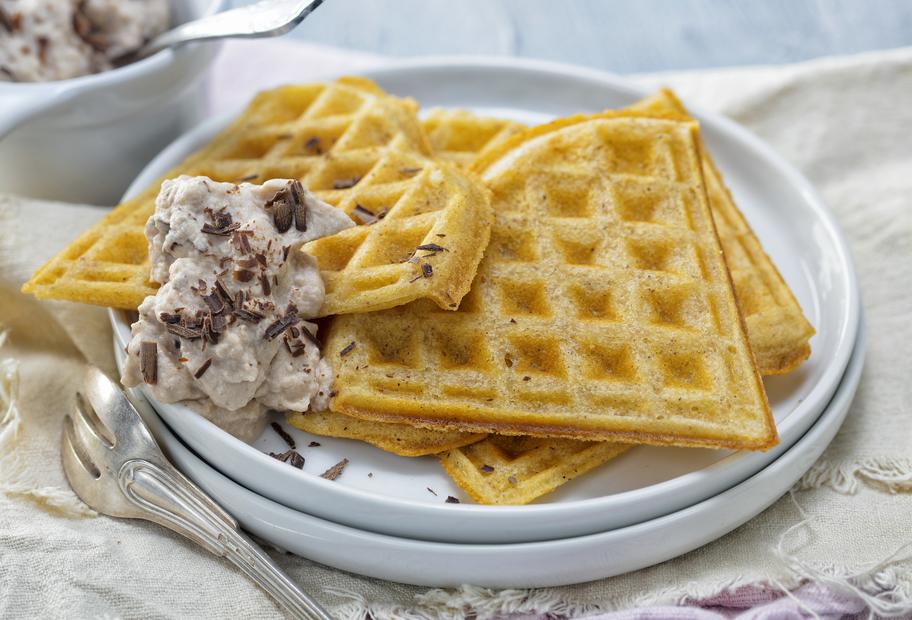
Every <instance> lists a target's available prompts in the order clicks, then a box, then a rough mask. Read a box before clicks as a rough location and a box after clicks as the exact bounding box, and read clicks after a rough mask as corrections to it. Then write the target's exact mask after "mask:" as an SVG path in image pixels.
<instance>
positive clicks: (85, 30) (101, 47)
mask: <svg viewBox="0 0 912 620" xmlns="http://www.w3.org/2000/svg"><path fill="white" fill-rule="evenodd" d="M84 11H85V3H84V2H80V3H79V6H77V8H76V11H75V12H74V13H73V31H74V32H75V33H76V36H78V37H79V38H80V39H82V40H83V41H85V42H86V43H87V44H88V45H89V46H91V47H92V49H94V50H95V51H96V52H104V51H105V49H106V48H107V47H108V40H107V39H105V38H104V37H103V36H100V35H99V34H98V33H97V31H96V30H95V28H94V27H93V25H92V22H91V20H89V18H88V17H87V16H86V14H85V12H84Z"/></svg>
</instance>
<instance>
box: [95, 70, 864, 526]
mask: <svg viewBox="0 0 912 620" xmlns="http://www.w3.org/2000/svg"><path fill="white" fill-rule="evenodd" d="M440 68H445V69H457V70H470V71H477V70H480V69H481V70H500V71H515V70H517V69H518V70H522V71H528V72H539V73H546V74H549V75H551V76H555V74H557V77H563V78H566V77H568V76H569V77H571V78H577V79H584V80H587V81H592V82H594V83H595V85H596V86H601V87H605V86H608V87H610V88H612V89H615V90H617V91H623V92H625V93H627V94H629V95H630V96H631V97H636V96H641V95H642V94H644V92H645V91H643V90H641V89H640V88H638V87H636V86H634V85H632V84H631V83H630V82H628V81H627V80H626V79H624V78H621V77H619V76H616V75H613V74H610V73H605V72H601V71H598V70H594V69H588V68H583V67H576V66H573V65H565V64H561V63H554V62H549V61H537V60H524V59H509V58H506V59H505V58H498V57H469V58H466V57H459V56H443V57H429V58H423V59H417V60H415V59H412V60H400V61H394V62H391V63H389V64H388V65H384V66H381V67H377V68H373V69H368V70H365V71H360V72H359V74H360V75H364V76H366V77H370V78H372V79H379V80H382V79H383V77H385V76H386V77H388V76H397V75H401V74H403V73H408V72H412V71H415V70H417V69H422V70H427V69H440ZM332 75H336V74H335V73H333V74H332ZM232 116H233V115H224V116H221V117H216V118H214V119H210V120H208V121H206V122H204V123H202V124H200V125H198V126H197V127H196V128H194V129H192V130H190V131H189V132H187V133H185V134H184V135H182V136H181V137H180V138H178V139H177V140H176V141H175V142H173V143H172V144H171V145H169V146H168V147H166V148H165V149H164V150H163V151H162V152H161V153H160V154H159V155H158V156H157V157H156V158H155V159H154V160H152V162H150V163H149V164H148V165H147V166H146V168H144V170H143V172H141V173H140V175H139V176H138V177H137V178H136V179H135V180H134V182H133V183H132V184H131V185H130V188H129V189H128V190H127V193H126V194H125V198H127V197H129V196H131V195H135V194H136V193H138V191H141V189H142V188H143V187H144V186H145V184H147V183H148V180H149V177H150V176H153V175H150V174H149V172H150V170H155V169H156V167H158V168H159V169H160V168H162V167H163V166H162V165H161V163H160V162H162V161H172V162H173V161H174V160H175V154H176V153H180V152H183V151H184V150H185V149H186V148H188V145H190V144H194V145H198V144H199V143H200V142H201V141H202V140H204V139H205V138H206V137H209V136H211V134H212V133H213V132H214V131H216V130H217V128H218V127H220V126H223V125H224V124H226V123H227V119H229V118H231V117H232ZM694 116H695V117H697V118H698V119H701V120H703V119H706V120H707V121H708V122H709V123H710V124H715V125H716V126H717V127H718V128H719V129H720V130H721V131H723V132H724V133H727V134H728V135H729V136H732V137H734V138H735V139H736V140H737V141H739V142H742V143H745V144H746V145H747V147H748V150H751V151H753V152H755V153H758V154H759V155H761V156H762V157H763V159H764V160H765V162H766V163H767V164H769V165H771V166H772V167H773V169H774V170H775V171H776V172H777V173H778V174H781V175H783V177H784V178H786V179H788V181H789V183H790V184H792V186H793V187H794V188H795V189H796V191H797V192H798V194H800V195H801V196H802V199H803V201H804V202H805V203H806V204H807V205H808V206H809V207H810V208H811V209H812V210H813V211H814V213H815V215H816V216H817V220H818V221H820V222H821V223H823V224H824V227H825V229H826V232H827V235H828V236H829V237H830V238H831V239H832V240H833V241H834V244H835V247H836V248H837V249H838V250H839V255H840V259H841V260H840V264H845V266H846V269H844V270H842V275H843V276H844V277H845V278H846V291H847V293H848V299H847V300H846V306H847V314H846V319H845V322H844V324H843V325H841V326H839V327H840V330H841V334H840V338H841V340H842V341H843V346H842V347H841V349H839V350H838V351H837V353H838V355H837V356H836V358H835V359H834V360H833V361H832V362H831V363H830V364H829V365H828V366H827V367H826V369H825V370H824V372H823V373H822V375H821V377H820V379H819V380H818V382H817V384H815V385H814V387H813V388H812V392H811V394H809V395H808V397H807V398H806V400H805V402H803V403H801V404H800V405H799V406H798V407H796V408H795V410H793V411H792V412H791V413H790V414H789V416H788V417H787V418H786V419H785V420H784V421H783V424H785V425H788V422H789V418H791V419H795V418H796V417H797V416H795V417H793V416H794V414H796V413H798V412H799V411H800V410H801V409H807V408H810V407H811V404H815V406H816V407H819V411H818V413H817V414H816V415H814V420H813V421H812V422H811V424H813V423H814V422H815V421H816V419H817V418H818V417H819V415H820V413H821V412H822V411H823V410H825V408H826V406H827V404H828V402H829V400H830V397H831V396H832V393H833V392H835V390H836V389H837V387H838V385H839V377H841V376H842V373H843V372H844V370H845V367H846V365H847V364H848V361H849V358H850V356H851V353H852V348H853V347H852V346H845V344H844V343H845V342H848V343H849V345H852V344H853V343H854V341H855V338H856V336H857V333H858V328H859V327H858V326H859V322H860V318H859V317H860V314H859V312H860V299H859V291H858V284H857V276H856V272H855V266H854V261H853V259H852V256H851V252H850V249H849V246H848V244H847V242H846V239H845V237H844V235H843V233H842V231H841V229H840V228H839V226H838V223H837V222H836V220H835V217H834V215H833V213H832V212H831V210H830V209H829V207H828V206H827V205H826V203H825V202H824V201H823V200H822V198H821V197H820V196H819V194H818V193H817V191H816V190H815V189H814V188H813V186H812V185H811V184H810V181H809V180H807V179H806V178H805V177H804V175H802V174H801V173H800V172H799V171H798V170H797V169H796V168H795V167H794V166H792V165H791V164H789V163H788V162H787V161H785V160H784V159H783V158H782V157H781V156H780V155H778V153H776V152H775V151H774V150H773V149H772V147H771V146H769V145H767V144H766V143H765V142H764V141H762V140H761V139H760V138H758V137H756V136H755V135H754V134H753V133H751V132H750V131H749V130H747V129H746V128H744V127H742V126H741V125H738V124H737V123H735V122H734V121H732V120H730V119H728V118H725V117H723V116H721V115H717V114H712V113H705V112H703V111H702V110H700V109H699V108H694ZM159 174H160V172H159ZM156 176H157V175H156ZM110 314H111V319H112V324H114V327H115V333H118V330H117V322H118V320H117V319H116V318H115V316H114V313H113V312H111V313H110ZM834 375H835V377H834ZM824 383H830V384H832V390H831V391H830V393H829V396H826V397H824V396H821V394H823V393H825V392H826V390H823V391H822V392H820V393H818V386H819V385H821V384H824ZM812 395H813V396H815V397H816V398H817V399H818V400H819V401H822V402H816V403H809V401H811V396H812ZM159 405H160V404H159ZM802 415H806V416H810V415H812V414H808V413H803V414H802ZM200 420H202V418H200ZM202 421H203V422H205V423H206V424H210V425H211V423H209V422H208V421H205V420H202ZM211 426H212V428H217V427H215V426H214V425H211ZM779 427H780V428H781V424H780V425H779ZM218 430H219V431H220V430H221V429H218ZM222 432H223V431H222ZM225 435H226V437H230V435H228V434H227V433H226V434H225ZM231 440H232V441H237V443H238V444H239V445H240V446H242V448H241V450H244V448H249V449H250V450H251V451H252V453H254V454H251V456H252V457H253V458H260V457H261V458H262V459H263V460H262V463H263V464H264V466H265V467H273V468H274V469H273V471H274V472H277V473H278V474H279V475H282V474H283V473H287V472H284V471H282V470H280V469H279V468H280V467H282V464H281V463H277V462H270V461H272V459H269V458H268V456H267V455H265V454H263V453H261V452H259V451H258V450H256V449H255V448H253V447H252V446H248V445H246V444H243V443H242V442H240V441H238V440H235V439H234V438H233V437H232V438H231ZM796 440H797V439H796ZM792 443H793V442H792ZM790 447H791V445H790V444H789V445H783V444H780V445H779V446H777V448H774V449H772V450H770V451H769V452H767V453H761V454H765V455H770V454H773V458H776V457H777V456H778V455H779V454H780V453H781V452H783V451H784V450H787V449H789V448H790ZM777 449H778V451H777ZM751 454H757V453H743V452H739V453H735V454H732V455H729V456H727V457H724V458H722V459H720V460H719V461H717V462H715V463H713V464H711V465H709V466H708V467H705V468H703V469H701V470H698V471H694V472H688V473H686V474H682V475H680V476H676V477H674V478H671V479H668V480H664V481H661V482H658V483H655V484H652V485H648V486H645V487H640V488H637V489H632V490H629V491H624V492H621V493H615V494H611V495H604V496H600V497H593V498H586V499H578V500H570V501H566V502H560V503H548V504H531V505H525V506H484V505H476V504H459V505H446V506H444V505H440V506H438V505H436V504H429V503H423V502H419V501H415V500H410V499H407V498H395V497H389V496H383V495H380V494H378V493H372V492H370V491H366V490H361V489H356V488H351V487H343V486H341V485H333V483H331V482H329V481H325V480H321V479H319V478H317V477H315V476H307V477H305V478H303V479H299V480H306V481H307V482H306V483H305V484H307V483H315V484H316V485H322V486H323V488H324V490H329V489H332V490H331V491H329V492H331V493H341V494H344V495H347V496H348V499H349V500H350V501H358V502H365V501H366V502H369V503H370V504H368V505H377V506H378V507H379V508H381V509H383V510H389V509H390V508H393V509H399V510H406V511H409V512H412V514H414V515H415V516H417V517H420V516H421V515H420V514H419V513H420V512H421V511H430V513H440V514H444V513H443V512H442V511H447V512H446V513H445V514H447V515H448V516H454V515H456V514H459V515H462V516H465V517H470V516H471V517H477V516H478V515H479V514H483V515H485V516H486V517H488V516H491V515H498V516H497V517H494V518H498V519H506V518H508V517H510V516H514V515H516V514H519V513H522V515H523V517H522V518H531V517H529V515H534V516H536V517H554V516H560V515H561V514H563V513H567V514H569V513H572V512H573V511H574V510H578V509H581V508H585V509H587V510H588V509H597V508H599V506H598V505H599V504H607V506H601V508H607V507H609V506H610V504H611V503H617V502H624V501H625V500H627V499H628V498H629V497H631V496H632V495H634V494H636V495H640V496H643V500H641V501H649V500H651V499H652V498H655V497H658V496H660V495H664V494H666V493H674V492H675V491H676V490H679V489H681V488H684V487H687V486H690V485H691V484H701V483H702V480H701V478H704V477H706V476H709V475H712V472H714V471H715V470H717V469H720V468H723V467H729V466H731V464H732V462H733V461H734V460H735V459H737V458H742V459H743V458H745V457H749V456H750V455H751ZM256 455H260V456H259V457H257V456H256ZM753 471H756V468H754V470H753ZM747 475H748V476H749V475H750V474H747ZM741 478H742V479H743V476H742V477H741ZM299 484H300V482H299ZM735 484H737V483H735ZM325 485H330V486H325ZM317 488H319V487H317ZM431 516H432V517H433V516H436V515H431Z"/></svg>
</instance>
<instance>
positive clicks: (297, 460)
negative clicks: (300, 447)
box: [269, 450, 304, 469]
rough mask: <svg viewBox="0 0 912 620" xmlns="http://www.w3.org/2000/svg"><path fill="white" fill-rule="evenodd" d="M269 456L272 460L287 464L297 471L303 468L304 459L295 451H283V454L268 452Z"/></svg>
mask: <svg viewBox="0 0 912 620" xmlns="http://www.w3.org/2000/svg"><path fill="white" fill-rule="evenodd" d="M269 456H271V457H272V458H274V459H276V460H279V461H282V462H283V463H288V464H289V465H291V466H292V467H296V468H297V469H302V468H303V467H304V457H303V456H301V455H300V454H299V453H298V452H297V451H296V450H285V452H279V453H275V452H270V453H269Z"/></svg>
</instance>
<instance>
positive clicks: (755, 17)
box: [231, 0, 912, 73]
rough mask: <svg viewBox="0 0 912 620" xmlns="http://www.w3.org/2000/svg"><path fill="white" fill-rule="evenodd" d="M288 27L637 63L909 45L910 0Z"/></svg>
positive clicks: (503, 0)
mask: <svg viewBox="0 0 912 620" xmlns="http://www.w3.org/2000/svg"><path fill="white" fill-rule="evenodd" d="M250 1H251V0H231V2H232V3H233V4H234V5H240V4H247V3H249V2H250ZM290 36H293V37H296V38H299V39H302V40H306V41H310V42H313V43H321V44H326V45H335V46H340V47H348V48H352V49H356V50H361V51H367V52H374V53H379V54H389V55H395V56H406V55H407V56H422V55H430V54H497V55H511V56H525V57H533V58H544V59H549V60H556V61H562V62H569V63H574V64H579V65H586V66H590V67H596V68H600V69H606V70H610V71H615V72H618V73H634V72H649V71H664V70H682V69H698V68H708V67H723V66H734V65H750V64H778V63H789V62H797V61H801V60H807V59H810V58H816V57H820V56H829V55H837V54H851V53H856V52H862V51H868V50H876V49H887V48H895V47H902V46H909V45H912V0H325V2H324V3H323V6H321V7H320V8H319V9H318V10H317V12H316V13H314V14H313V15H312V16H311V17H310V18H309V19H308V20H307V21H305V22H304V23H303V24H302V25H301V26H300V27H299V28H298V29H297V30H296V31H295V32H294V33H292V34H291V35H290Z"/></svg>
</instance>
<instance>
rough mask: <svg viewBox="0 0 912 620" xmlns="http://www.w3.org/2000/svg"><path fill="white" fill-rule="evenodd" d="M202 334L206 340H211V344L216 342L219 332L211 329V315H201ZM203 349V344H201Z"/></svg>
mask: <svg viewBox="0 0 912 620" xmlns="http://www.w3.org/2000/svg"><path fill="white" fill-rule="evenodd" d="M203 336H204V337H205V339H206V342H211V343H212V344H216V343H218V340H219V334H218V332H216V331H215V330H214V329H212V315H209V316H204V317H203ZM203 348H204V349H205V344H204V345H203Z"/></svg>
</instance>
